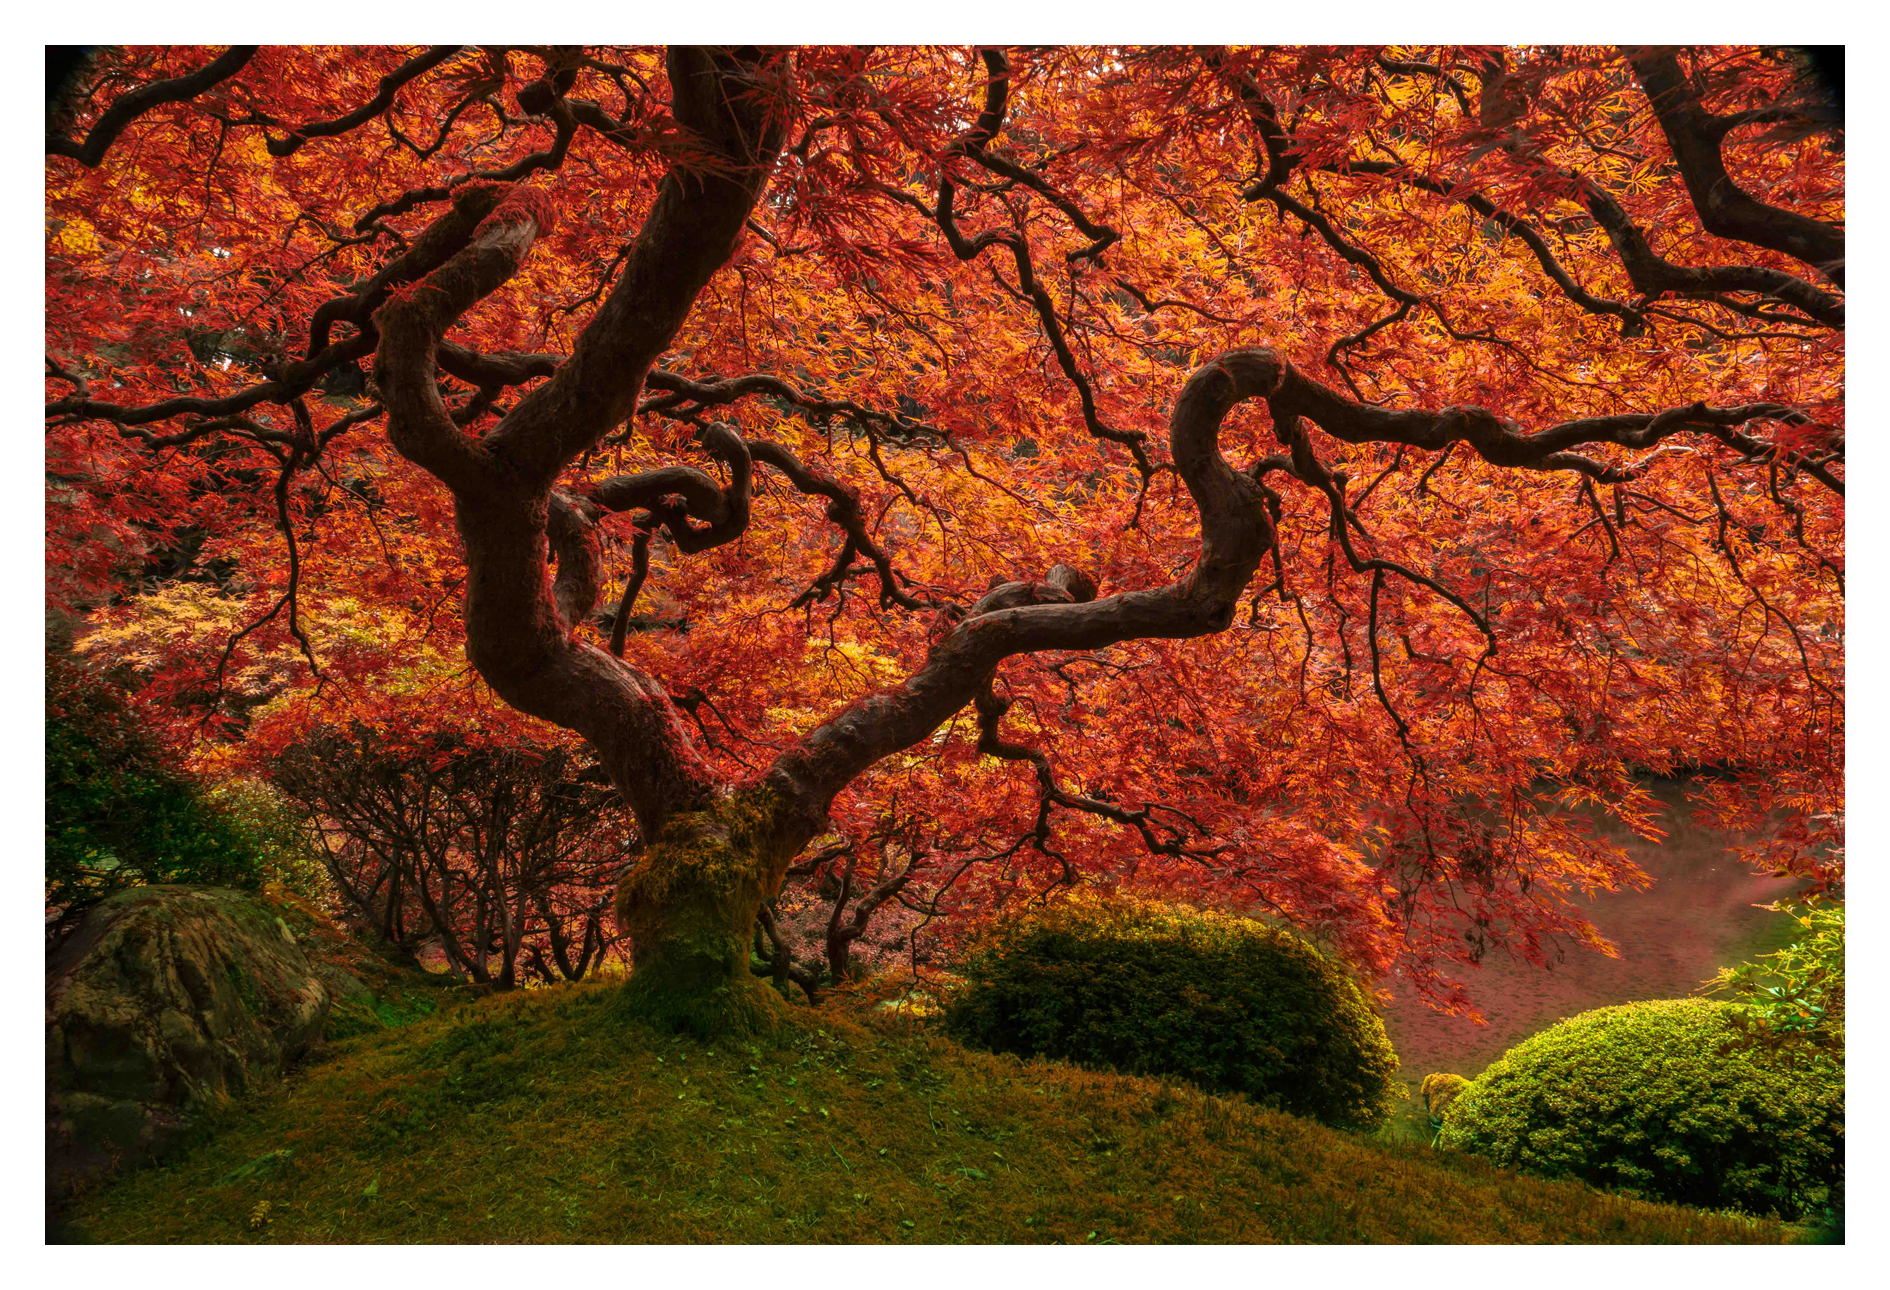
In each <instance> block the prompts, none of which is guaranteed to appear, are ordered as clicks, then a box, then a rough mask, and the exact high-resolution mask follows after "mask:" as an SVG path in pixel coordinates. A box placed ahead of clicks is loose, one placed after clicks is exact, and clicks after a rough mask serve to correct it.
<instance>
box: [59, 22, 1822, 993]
mask: <svg viewBox="0 0 1890 1290" xmlns="http://www.w3.org/2000/svg"><path fill="white" fill-rule="evenodd" d="M47 216H48V261H47V280H46V282H47V298H46V304H47V341H46V345H47V359H46V361H47V382H48V395H49V403H48V405H47V418H48V434H47V441H46V442H47V466H48V472H49V480H50V483H49V494H48V587H49V593H48V594H49V598H50V599H51V600H52V601H53V602H54V603H55V604H56V605H57V606H60V607H64V608H66V609H68V610H70V611H72V612H75V613H77V612H91V613H92V615H93V618H92V621H93V622H95V623H98V624H102V625H103V628H104V629H105V630H110V631H119V632H125V631H127V630H129V628H128V627H127V624H128V623H131V622H133V621H134V620H136V619H138V618H139V617H140V615H143V614H145V613H146V612H147V611H148V607H149V606H151V605H152V604H154V603H157V602H159V601H164V600H165V598H166V597H169V598H170V601H173V602H174V601H176V600H177V598H178V597H179V596H180V595H184V594H185V592H184V591H180V590H179V589H180V588H185V589H191V590H189V595H192V596H195V597H196V598H197V599H196V600H195V601H194V602H193V603H195V604H196V605H197V606H198V608H197V611H196V619H197V621H198V622H199V624H200V625H204V624H211V623H215V624H219V625H220V626H219V629H218V630H216V631H203V632H198V633H196V634H192V633H189V632H182V631H180V632H177V633H173V634H172V635H171V636H170V637H168V638H166V639H167V640H168V641H169V644H165V643H163V642H161V641H160V642H156V643H154V644H153V645H152V646H151V648H150V649H149V651H148V654H149V657H147V658H144V660H143V663H144V670H143V672H142V673H141V675H142V676H143V678H144V680H143V684H144V685H145V687H146V690H147V693H148V695H149V696H150V697H151V698H152V699H153V700H154V702H155V703H156V706H155V707H154V709H153V710H154V711H156V710H163V709H165V708H168V710H169V711H170V712H171V713H173V714H174V715H176V716H177V717H178V719H179V720H180V722H187V723H188V729H189V730H190V731H192V732H202V733H203V734H204V735H206V736H213V737H216V738H221V739H224V740H235V741H236V743H235V746H236V747H238V748H240V749H241V750H242V753H241V755H243V756H249V757H253V758H257V759H260V760H265V761H266V760H267V759H268V758H269V757H270V756H271V755H272V754H273V753H274V751H276V750H278V749H281V748H285V747H289V746H291V745H293V744H294V743H295V742H296V739H297V737H298V734H299V732H300V731H303V730H305V729H308V728H311V727H312V726H313V725H315V724H318V723H322V724H329V723H335V722H339V721H341V720H342V719H344V717H345V719H347V720H356V721H366V722H370V723H372V722H376V721H382V722H393V723H396V724H397V723H399V722H402V721H405V720H408V719H409V718H410V717H411V714H412V713H413V712H414V711H415V710H416V705H419V706H420V707H423V708H424V710H425V711H426V712H427V713H428V714H429V719H430V720H434V721H439V722H442V723H444V724H446V725H449V726H450V725H451V724H452V723H453V722H455V721H457V722H462V723H478V724H481V725H487V724H495V723H496V724H497V725H499V726H504V725H505V724H506V723H507V722H512V721H516V720H518V717H517V716H516V715H515V714H525V715H526V716H527V717H529V718H532V719H535V720H536V721H538V722H549V723H551V724H552V725H553V726H556V727H560V728H562V730H564V731H567V732H571V733H572V735H573V736H575V737H578V738H581V739H582V740H583V741H584V742H585V743H586V744H587V745H588V747H589V749H590V751H591V752H592V753H593V754H594V755H595V757H596V758H597V760H598V761H599V762H601V764H602V766H603V768H604V769H605V771H606V772H607V773H608V776H609V779H610V781H611V783H612V784H614V786H615V788H616V790H617V791H618V792H619V793H620V794H621V796H622V798H623V800H624V802H625V803H626V804H627V805H628V807H629V808H630V810H631V811H632V813H633V814H634V817H635V821H636V824H637V828H638V831H639V834H640V837H641V845H640V849H639V850H636V851H635V852H634V853H633V854H632V855H631V856H630V857H628V858H627V860H626V865H625V869H624V872H623V875H622V878H621V881H620V882H619V885H618V892H617V898H616V915H617V918H618V920H619V921H620V923H621V925H622V927H623V928H624V929H625V930H626V931H627V932H628V933H629V935H630V937H631V939H632V941H633V943H634V959H635V971H634V972H633V974H632V976H631V980H630V984H629V986H628V987H627V988H626V995H625V999H626V1002H627V1003H628V1004H629V1005H630V1006H632V1007H633V1008H635V1009H638V1010H640V1011H642V1012H644V1013H646V1014H648V1015H653V1016H657V1017H660V1018H663V1019H667V1020H669V1021H671V1022H673V1023H676V1024H687V1025H693V1026H697V1027H700V1028H704V1029H717V1028H725V1027H731V1026H733V1027H742V1026H754V1025H761V1024H766V1022H767V1019H768V1018H769V1016H770V1015H771V1014H772V1013H773V1012H774V1010H776V1009H778V1008H779V1007H781V1006H782V1005H781V1003H780V999H779V996H778V995H777V994H776V993H775V992H773V991H771V990H769V989H768V988H767V986H766V985H765V984H764V983H763V982H762V981H760V980H759V979H758V978H757V977H755V976H754V975H753V974H752V972H751V968H750V946H751V937H752V936H753V935H754V929H755V924H756V919H757V914H758V911H761V910H763V908H764V906H765V903H766V902H768V901H770V900H771V899H772V898H774V897H775V895H776V893H777V892H778V891H779V890H780V889H781V887H782V884H783V882H784V881H785V880H786V878H787V876H788V874H789V872H790V870H791V869H794V870H796V871H797V872H803V873H810V874H818V875H823V876H826V877H827V878H828V879H829V880H830V881H836V882H837V876H838V875H839V874H842V873H844V875H845V880H844V884H841V885H842V887H843V894H842V895H841V897H840V906H845V905H846V904H847V901H848V900H849V899H854V900H856V901H857V903H856V904H855V905H854V906H853V914H855V915H857V914H858V913H859V911H860V909H862V908H865V907H866V906H867V905H868V903H869V902H870V904H871V905H872V906H874V907H877V906H878V905H881V904H884V903H886V902H888V901H896V902H899V903H901V904H903V905H905V906H906V907H907V908H909V909H911V910H914V911H916V913H917V914H918V915H919V916H922V917H924V918H926V919H931V918H934V917H938V916H942V915H947V914H976V913H977V912H978V911H980V910H984V909H988V908H990V907H992V906H993V905H995V904H998V903H1001V902H1002V901H1005V900H1008V899H1012V898H1015V897H1017V896H1018V895H1019V894H1022V893H1035V892H1038V891H1041V890H1044V889H1046V888H1048V887H1050V886H1053V885H1055V884H1058V883H1067V882H1073V881H1081V880H1087V881H1093V882H1098V883H1103V884H1117V883H1121V884H1130V885H1133V886H1136V887H1138V888H1140V889H1144V890H1155V891H1165V892H1169V893H1173V894H1175V895H1177V896H1181V897H1185V898H1189V899H1194V900H1199V901H1206V902H1212V903H1219V904H1224V905H1232V906H1236V907H1240V908H1247V909H1262V910H1267V911H1271V912H1272V913H1273V914H1276V915H1278V916H1280V917H1283V918H1285V919H1287V920H1290V921H1292V922H1293V923H1295V924H1297V925H1299V926H1301V927H1303V928H1306V929H1308V930H1310V931H1312V932H1315V933H1317V934H1319V935H1320V936H1322V937H1325V938H1327V939H1328V940H1330V941H1331V942H1332V943H1335V944H1336V945H1338V946H1339V947H1340V948H1342V949H1343V950H1344V951H1345V952H1346V953H1347V954H1348V955H1349V956H1350V957H1351V958H1352V960H1353V961H1354V962H1355V963H1357V964H1358V965H1359V966H1361V967H1362V968H1364V969H1365V970H1368V971H1372V972H1386V971H1389V970H1391V969H1393V968H1394V967H1395V968H1397V969H1398V970H1401V971H1403V972H1405V973H1406V974H1407V975H1408V976H1409V977H1410V978H1411V979H1413V980H1414V981H1416V982H1417V983H1418V984H1419V985H1420V986H1421V987H1422V988H1424V989H1425V990H1426V991H1428V992H1429V993H1430V994H1431V995H1432V996H1433V997H1435V998H1436V999H1438V1000H1439V1002H1440V1003H1442V1004H1444V1005H1446V1006H1455V1007H1462V1006H1466V1005H1467V1000H1466V996H1465V995H1464V993H1463V990H1462V986H1461V985H1460V984H1459V982H1458V980H1457V978H1458V977H1459V976H1461V975H1462V974H1461V973H1460V972H1456V971H1454V967H1455V965H1462V964H1467V963H1472V962H1475V961H1476V960H1477V959H1478V958H1480V957H1481V956H1482V955H1483V954H1484V953H1486V952H1487V951H1489V950H1490V949H1491V948H1493V947H1503V948H1505V949H1507V950H1509V951H1511V952H1514V953H1518V954H1521V955H1524V956H1526V957H1529V958H1532V959H1537V960H1540V959H1542V958H1544V957H1545V956H1546V955H1548V954H1550V953H1552V952H1553V951H1554V949H1555V946H1556V943H1557V942H1559V941H1563V940H1568V939H1573V940H1575V941H1577V942H1584V943H1588V944H1591V945H1594V944H1598V943H1599V941H1598V938H1597V937H1596V935H1595V934H1594V932H1593V930H1592V929H1591V928H1589V927H1588V925H1587V924H1586V923H1585V922H1584V921H1583V920H1582V919H1581V918H1580V916H1579V915H1578V913H1577V912H1576V911H1575V909H1574V908H1573V906H1572V905H1571V904H1570V903H1569V900H1568V897H1569V896H1571V895H1572V894H1574V893H1577V892H1581V891H1584V890H1589V889H1593V888H1595V887H1608V886H1615V885H1620V884H1622V883H1635V882H1639V881H1643V880H1644V879H1643V878H1642V876H1641V875H1640V874H1639V873H1638V872H1637V871H1635V870H1634V869H1633V868H1632V866H1631V865H1629V864H1628V863H1627V861H1626V860H1625V858H1624V857H1623V855H1622V854H1621V853H1620V852H1619V851H1618V850H1616V849H1614V848H1610V847H1608V846H1605V845H1602V844H1600V843H1598V842H1597V841H1596V840H1595V839H1594V838H1593V837H1592V836H1591V835H1590V834H1589V833H1588V831H1587V829H1586V825H1585V822H1584V819H1583V816H1582V815H1581V814H1580V813H1579V812H1575V811H1571V810H1570V809H1568V808H1570V807H1576V806H1589V805H1596V804H1599V805H1601V806H1603V807H1605V808H1606V809H1607V810H1609V811H1612V812H1613V813H1614V814H1615V815H1616V816H1618V817H1619V818H1621V819H1623V820H1625V821H1627V822H1628V823H1630V824H1632V825H1633V826H1635V827H1636V828H1638V829H1641V830H1642V831H1644V832H1647V833H1650V834H1652V833H1654V832H1655V831H1656V830H1657V827H1658V826H1657V824H1656V822H1655V809H1656V804H1655V803H1654V802H1653V800H1652V799H1651V797H1650V796H1649V795H1648V794H1646V793H1645V792H1644V791H1643V790H1642V789H1641V788H1639V787H1638V786H1637V776H1644V775H1645V774H1646V773H1647V772H1649V771H1653V772H1657V773H1671V772H1674V771H1677V770H1681V769H1698V768H1712V770H1713V771H1714V772H1715V773H1714V775H1713V776H1712V777H1710V779H1709V780H1708V781H1706V783H1705V786H1704V788H1703V790H1702V793H1703V799H1702V805H1703V807H1704V809H1706V810H1708V811H1710V812H1712V813H1714V814H1715V815H1716V816H1717V818H1718V819H1719V820H1720V822H1721V823H1723V824H1725V825H1727V826H1729V827H1741V828H1745V829H1748V830H1753V831H1757V832H1760V833H1761V834H1762V836H1761V837H1760V838H1759V841H1758V843H1757V844H1756V845H1755V849H1754V855H1755V859H1756V860H1758V861H1759V862H1761V863H1765V864H1768V865H1773V866H1777V867H1779V868H1782V869H1786V870H1789V871H1791V872H1796V873H1802V874H1804V875H1806V876H1808V877H1811V878H1813V879H1814V880H1816V881H1820V882H1824V883H1826V884H1830V883H1835V882H1838V881H1841V874H1839V873H1838V872H1837V871H1836V869H1835V865H1836V862H1835V861H1834V860H1832V859H1831V857H1832V856H1833V855H1834V854H1840V852H1837V851H1836V850H1835V849H1834V845H1833V844H1835V843H1837V842H1839V841H1840V836H1839V835H1840V829H1841V824H1840V821H1841V811H1842V801H1843V798H1842V793H1843V781H1842V750H1843V659H1842V624H1843V609H1842V606H1843V587H1844V573H1843V493H1844V464H1843V460H1844V459H1843V327H1844V296H1843V281H1844V231H1843V131H1842V120H1841V117H1840V116H1839V115H1838V114H1837V113H1836V112H1835V110H1834V109H1833V108H1832V107H1831V105H1830V103H1829V101H1828V99H1827V97H1826V95H1825V94H1824V93H1823V91H1822V90H1821V89H1820V87H1819V85H1818V83H1817V82H1816V80H1815V79H1814V78H1813V77H1812V76H1811V75H1810V74H1809V72H1808V71H1807V69H1806V67H1805V65H1804V63H1803V61H1802V59H1801V58H1800V57H1799V56H1798V55H1797V54H1795V53H1794V52H1792V51H1788V50H1778V49H1756V48H1740V49H1679V50H1676V49H1664V48H1663V49H1650V48H1629V49H1619V50H1617V49H1611V48H1551V49H1540V48H1528V49H1517V48H1509V49H1498V48H1462V47H1450V48H1417V47H1384V48H1206V49H1203V48H1031V49H1011V50H1003V49H997V48H981V49H965V48H882V49H860V48H828V47H821V48H807V49H798V50H779V49H758V48H714V49H703V48H673V49H670V50H668V51H666V52H665V51H661V50H651V49H642V48H604V47H592V46H585V47H575V46H542V47H514V48H498V47H477V48H474V47H460V46H437V47H433V48H428V49H413V48H356V47H338V48H302V47H295V48H288V47H282V48H277V47H269V48H255V47H247V46H237V47H230V48H228V49H226V50H204V49H191V48H161V49H150V48H144V49H114V50H109V51H104V52H102V53H100V54H99V55H97V56H96V57H95V59H94V60H93V62H92V64H91V65H90V67H89V68H88V69H87V71H86V72H85V74H84V75H83V76H82V77H81V78H80V82H79V84H78V85H77V86H76V88H75V89H74V91H73V92H72V93H71V94H69V95H68V96H67V98H66V99H65V100H64V101H63V102H62V104H61V105H59V108H58V111H57V112H56V113H55V114H54V115H53V116H52V117H50V118H49V135H48V139H47ZM134 583H137V584H138V585H135V586H134V585H133V584H134ZM133 593H143V594H133ZM364 621H366V622H369V623H371V629H369V628H364V626H363V623H364ZM462 650H463V658H464V659H465V660H468V661H469V662H470V664H471V670H470V671H467V670H465V669H464V668H463V666H462V665H461V664H460V663H459V661H458V660H459V659H460V658H461V656H462ZM291 654H292V661H291V660H290V655H291ZM265 658H267V659H274V660H276V662H275V663H274V664H272V665H271V666H273V667H275V668H276V669H277V671H278V672H279V673H281V675H280V676H279V677H278V680H279V681H280V684H277V685H274V686H272V687H271V689H270V691H269V693H268V694H267V695H263V696H258V701H257V702H256V703H254V704H251V705H248V706H246V707H245V708H244V709H243V710H242V711H241V712H240V713H239V714H237V718H240V719H233V718H232V717H231V712H230V709H229V708H228V706H227V705H226V704H225V702H224V699H225V696H226V695H227V693H228V690H229V688H230V686H231V684H232V682H233V680H234V679H235V678H237V677H239V676H241V675H242V674H244V672H245V669H249V670H251V671H254V670H255V669H256V668H257V667H258V666H260V664H259V662H258V660H261V659H265ZM508 708H509V709H510V710H511V711H510V712H508V711H507V709H508ZM390 714H391V715H390ZM402 714H405V715H402ZM180 728H182V727H180ZM540 729H541V730H542V729H543V727H542V726H541V727H540ZM193 737H194V736H193ZM862 896H864V899H860V898H861V897H862ZM866 912H867V913H869V914H870V913H871V909H870V908H868V909H867V911H866ZM851 916H852V915H849V917H851ZM959 921H960V922H963V921H964V920H962V919H961V920H959ZM766 926H767V930H768V932H769V934H770V936H775V933H776V928H775V922H774V920H773V919H772V918H769V919H767V920H766ZM852 926H853V924H852V923H849V922H846V921H845V920H843V919H842V910H841V908H840V907H839V906H836V908H835V911H834V914H833V921H832V923H831V924H830V926H829V931H830V933H831V932H832V931H834V930H835V929H840V930H842V931H844V930H845V929H846V928H848V927H852ZM857 930H858V929H857V928H856V929H855V932H856V934H857ZM846 942H847V937H846V936H844V935H842V936H841V937H840V939H839V941H838V942H835V941H834V940H833V938H832V936H831V935H830V936H829V949H830V952H837V953H840V955H841V957H842V958H843V959H844V957H845V955H844V947H845V944H846ZM836 943H837V944H838V945H839V946H840V947H841V949H840V950H839V951H833V949H832V947H833V945H835V944H836ZM773 948H774V959H773V963H772V965H771V967H770V969H769V970H770V971H773V972H776V973H781V972H784V971H785V970H786V965H787V964H786V960H787V959H788V958H789V957H791V947H789V946H787V945H785V944H784V943H783V942H782V941H781V940H780V939H779V938H778V936H777V937H776V938H775V942H774V947H773Z"/></svg>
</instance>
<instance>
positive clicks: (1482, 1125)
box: [1438, 999, 1844, 1217]
mask: <svg viewBox="0 0 1890 1290" xmlns="http://www.w3.org/2000/svg"><path fill="white" fill-rule="evenodd" d="M1736 1011H1737V1010H1736V1008H1735V1006H1734V1005H1731V1004H1725V1003H1715V1002H1710V1001H1707V1000H1701V999H1677V1000H1666V1001H1661V1002H1655V1003H1630V1004H1624V1005H1622V1006H1620V1007H1614V1008H1599V1009H1596V1010H1595V1011H1593V1012H1585V1013H1583V1014H1582V1015H1580V1016H1578V1017H1575V1018H1572V1019H1571V1020H1568V1021H1565V1022H1563V1023H1562V1024H1561V1025H1559V1026H1555V1027H1552V1028H1551V1029H1549V1030H1545V1031H1543V1032H1542V1033H1541V1034H1538V1035H1534V1036H1532V1037H1530V1038H1529V1039H1527V1040H1525V1041H1523V1042H1522V1043H1521V1044H1518V1045H1517V1046H1516V1047H1515V1048H1512V1049H1511V1050H1510V1051H1509V1052H1507V1053H1505V1054H1504V1055H1503V1056H1502V1057H1501V1058H1500V1059H1498V1060H1497V1061H1496V1062H1495V1063H1493V1064H1492V1065H1491V1066H1490V1067H1489V1069H1487V1070H1485V1071H1484V1072H1483V1073H1482V1074H1481V1075H1479V1076H1478V1077H1477V1078H1476V1079H1475V1080H1474V1081H1472V1083H1471V1085H1470V1087H1469V1088H1468V1089H1466V1090H1465V1091H1464V1093H1463V1094H1462V1096H1460V1097H1459V1098H1458V1099H1457V1100H1456V1102H1455V1103H1454V1104H1452V1106H1451V1107H1450V1109H1449V1111H1448V1112H1447V1113H1446V1115H1445V1117H1444V1125H1443V1129H1442V1131H1441V1132H1440V1133H1439V1135H1438V1146H1440V1147H1444V1148H1450V1149H1455V1150H1461V1151H1471V1152H1475V1153H1477V1154H1479V1155H1482V1156H1486V1157H1488V1158H1489V1159H1490V1160H1492V1161H1495V1162H1496V1163H1498V1164H1500V1165H1503V1166H1506V1167H1510V1168H1515V1169H1519V1170H1524V1171H1527V1172H1529V1173H1533V1174H1539V1175H1542V1176H1544V1177H1574V1178H1581V1179H1584V1180H1586V1181H1588V1182H1590V1183H1593V1184H1594V1185H1596V1186H1598V1187H1608V1188H1612V1189H1616V1190H1621V1191H1626V1192H1631V1193H1633V1194H1638V1195H1642V1196H1647V1197H1650V1198H1657V1199H1662V1200H1670V1201H1679V1202H1684V1203H1686V1204H1693V1205H1706V1206H1714V1207H1737V1208H1740V1209H1743V1210H1748V1211H1751V1212H1754V1213H1761V1214H1778V1215H1783V1216H1785V1217H1796V1216H1797V1215H1799V1214H1801V1213H1803V1212H1806V1211H1807V1210H1815V1209H1820V1208H1822V1207H1824V1206H1825V1205H1826V1204H1827V1203H1828V1202H1829V1201H1830V1199H1831V1195H1832V1193H1833V1191H1834V1189H1836V1188H1839V1187H1841V1185H1842V1179H1843V1125H1844V1085H1843V1076H1842V1073H1841V1072H1839V1071H1834V1070H1832V1069H1831V1068H1829V1067H1827V1066H1823V1065H1819V1064H1815V1063H1810V1062H1802V1061H1797V1060H1794V1059H1793V1055H1792V1053H1791V1052H1789V1051H1772V1050H1767V1049H1762V1048H1757V1047H1754V1046H1753V1045H1751V1044H1748V1043H1743V1042H1741V1038H1742V1037H1741V1031H1740V1028H1739V1026H1738V1025H1737V1017H1736V1015H1735V1014H1736Z"/></svg>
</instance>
